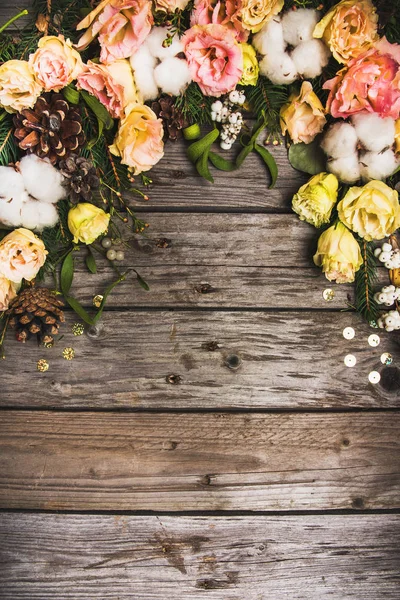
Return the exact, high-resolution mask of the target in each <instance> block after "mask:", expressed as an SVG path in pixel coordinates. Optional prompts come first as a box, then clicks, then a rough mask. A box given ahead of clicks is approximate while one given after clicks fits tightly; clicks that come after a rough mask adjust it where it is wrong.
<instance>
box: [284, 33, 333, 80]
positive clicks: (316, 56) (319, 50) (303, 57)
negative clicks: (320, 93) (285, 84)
mask: <svg viewBox="0 0 400 600" xmlns="http://www.w3.org/2000/svg"><path fill="white" fill-rule="evenodd" d="M329 56H330V52H329V49H328V48H327V46H325V44H324V43H323V42H321V40H309V41H308V42H302V43H301V44H299V45H298V46H297V47H296V48H295V49H294V50H293V52H292V53H291V57H292V60H293V62H294V64H295V65H296V69H297V71H298V72H299V73H300V75H303V76H304V77H308V78H313V77H317V76H318V75H321V73H322V69H323V67H325V66H326V65H327V64H328V61H329Z"/></svg>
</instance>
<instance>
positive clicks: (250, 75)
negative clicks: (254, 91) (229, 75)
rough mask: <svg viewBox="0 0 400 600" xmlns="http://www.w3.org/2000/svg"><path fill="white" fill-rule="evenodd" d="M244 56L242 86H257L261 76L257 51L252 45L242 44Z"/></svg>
mask: <svg viewBox="0 0 400 600" xmlns="http://www.w3.org/2000/svg"><path fill="white" fill-rule="evenodd" d="M240 47H241V48H242V54H243V75H242V78H241V80H240V81H239V83H240V85H256V83H257V80H258V74H259V67H258V60H257V56H256V51H255V50H254V48H253V46H251V45H250V44H240Z"/></svg>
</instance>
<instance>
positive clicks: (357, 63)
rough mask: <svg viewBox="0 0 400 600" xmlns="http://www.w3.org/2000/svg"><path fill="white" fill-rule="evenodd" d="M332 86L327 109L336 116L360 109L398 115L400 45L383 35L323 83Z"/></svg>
mask: <svg viewBox="0 0 400 600" xmlns="http://www.w3.org/2000/svg"><path fill="white" fill-rule="evenodd" d="M323 87H324V88H325V89H328V90H330V93H329V96H328V101H327V105H326V110H327V111H328V112H330V113H331V115H332V116H333V117H335V118H336V119H339V118H343V119H346V118H347V117H349V116H350V115H354V114H356V113H359V112H364V113H368V112H373V113H377V114H378V115H379V116H380V117H391V118H392V119H398V117H399V114H400V46H399V45H398V44H389V42H388V41H387V40H386V39H385V38H383V39H382V40H380V42H378V43H377V44H376V46H375V47H374V48H371V49H370V50H367V52H365V53H364V54H361V55H360V56H359V57H358V58H354V59H352V60H351V61H350V62H349V64H348V65H347V67H345V68H343V69H341V70H340V71H339V72H338V73H337V75H336V77H334V78H333V79H330V80H329V81H327V82H326V83H325V84H324V86H323Z"/></svg>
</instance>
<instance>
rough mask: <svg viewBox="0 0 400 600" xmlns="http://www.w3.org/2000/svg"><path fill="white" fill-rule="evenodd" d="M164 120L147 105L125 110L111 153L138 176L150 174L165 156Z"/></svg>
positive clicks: (132, 106)
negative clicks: (152, 168)
mask: <svg viewBox="0 0 400 600" xmlns="http://www.w3.org/2000/svg"><path fill="white" fill-rule="evenodd" d="M162 137H163V125H162V121H161V119H157V115H156V114H155V113H154V112H153V111H152V110H151V108H149V107H148V106H145V105H144V104H130V105H129V106H128V107H127V108H126V110H125V117H124V118H123V119H122V120H121V122H120V125H119V128H118V132H117V135H116V138H115V140H114V143H113V145H112V146H110V152H111V153H112V154H115V156H120V157H121V162H122V164H123V165H127V166H128V167H129V168H130V169H132V170H133V171H134V172H135V173H136V174H138V173H142V171H148V170H149V169H151V167H153V166H154V165H155V164H156V163H158V161H159V160H160V159H161V158H162V157H163V156H164V144H163V141H162Z"/></svg>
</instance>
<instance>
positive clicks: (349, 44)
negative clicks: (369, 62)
mask: <svg viewBox="0 0 400 600" xmlns="http://www.w3.org/2000/svg"><path fill="white" fill-rule="evenodd" d="M377 29H378V15H377V14H376V9H375V6H374V5H373V4H372V2H371V1H370V0H360V1H359V2H355V1H354V0H342V1H341V2H339V4H336V6H334V7H333V8H331V10H330V11H329V12H327V14H326V15H325V16H324V18H323V19H322V20H321V21H320V22H319V23H317V25H316V26H315V29H314V37H316V38H322V39H323V40H324V42H326V44H327V46H329V48H330V50H331V52H332V54H333V56H334V57H335V58H336V60H337V61H338V62H340V63H346V64H347V63H348V62H349V60H351V59H352V58H357V57H358V56H359V55H360V54H362V53H363V52H365V50H367V49H368V48H369V47H370V46H371V45H373V44H374V43H375V42H376V41H377V40H378V39H379V36H378V33H377Z"/></svg>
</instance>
